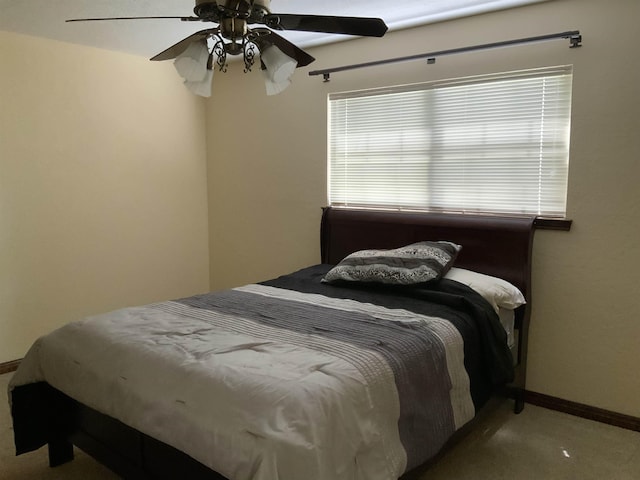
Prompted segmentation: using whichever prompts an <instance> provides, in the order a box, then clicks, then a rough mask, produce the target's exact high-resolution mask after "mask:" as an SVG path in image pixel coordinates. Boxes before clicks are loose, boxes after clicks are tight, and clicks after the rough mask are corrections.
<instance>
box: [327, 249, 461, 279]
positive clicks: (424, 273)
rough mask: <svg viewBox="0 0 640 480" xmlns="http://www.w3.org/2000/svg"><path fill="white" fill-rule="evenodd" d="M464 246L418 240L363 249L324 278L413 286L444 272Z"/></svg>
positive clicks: (437, 276)
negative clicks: (404, 244) (403, 245)
mask: <svg viewBox="0 0 640 480" xmlns="http://www.w3.org/2000/svg"><path fill="white" fill-rule="evenodd" d="M461 248H462V247H461V246H460V245H456V244H455V243H451V242H418V243H413V244H411V245H407V246H405V247H400V248H394V249H392V250H360V251H358V252H354V253H352V254H351V255H348V256H347V257H345V258H344V259H343V260H342V261H341V262H340V263H339V264H338V265H336V266H335V267H334V268H332V269H331V270H330V271H329V272H328V273H327V274H326V275H325V277H324V278H323V279H322V281H323V282H329V283H330V282H336V281H340V280H346V281H349V282H374V283H385V284H389V285H413V284H416V283H424V282H428V281H430V280H437V279H439V278H441V277H442V275H444V274H445V273H446V272H447V271H448V270H449V268H451V265H452V264H453V261H454V260H455V259H456V256H457V255H458V252H459V251H460V249H461Z"/></svg>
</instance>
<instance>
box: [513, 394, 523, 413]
mask: <svg viewBox="0 0 640 480" xmlns="http://www.w3.org/2000/svg"><path fill="white" fill-rule="evenodd" d="M514 398H515V401H516V402H515V406H514V407H513V412H514V413H516V414H518V413H521V412H522V410H524V389H522V388H518V389H516V391H515V394H514Z"/></svg>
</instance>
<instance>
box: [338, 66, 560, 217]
mask: <svg viewBox="0 0 640 480" xmlns="http://www.w3.org/2000/svg"><path fill="white" fill-rule="evenodd" d="M571 82H572V68H571V67H570V66H562V67H553V68H545V69H536V70H528V71H519V72H508V73H502V74H494V75H483V76H477V77H466V78H461V79H453V80H444V81H436V82H429V83H421V84H414V85H405V86H397V87H388V88H382V89H375V90H367V91H357V92H346V93H336V94H330V95H329V129H328V132H329V137H328V152H329V162H328V163H329V176H328V178H329V188H328V193H329V201H330V204H331V205H334V206H356V207H382V208H398V209H427V210H436V211H456V212H486V213H507V214H537V215H544V216H551V217H564V216H565V212H566V194H567V178H568V167H569V131H570V119H571Z"/></svg>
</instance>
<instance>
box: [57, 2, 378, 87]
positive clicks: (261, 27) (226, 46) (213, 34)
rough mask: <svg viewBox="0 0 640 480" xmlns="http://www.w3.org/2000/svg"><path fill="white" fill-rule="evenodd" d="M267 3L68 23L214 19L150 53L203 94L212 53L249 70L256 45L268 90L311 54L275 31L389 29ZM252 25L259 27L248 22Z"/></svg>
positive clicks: (220, 62)
mask: <svg viewBox="0 0 640 480" xmlns="http://www.w3.org/2000/svg"><path fill="white" fill-rule="evenodd" d="M270 4H271V0H217V1H210V0H196V6H195V8H194V9H193V13H194V14H195V16H186V17H170V16H148V17H111V18H77V19H72V20H67V22H88V21H105V20H138V19H179V20H181V21H183V22H212V23H217V24H218V25H217V26H216V27H213V28H208V29H205V30H201V31H199V32H196V33H194V34H192V35H190V36H188V37H187V38H185V39H183V40H181V41H179V42H178V43H176V44H175V45H172V46H171V47H169V48H167V49H166V50H164V51H162V52H160V53H159V54H157V55H156V56H154V57H152V58H151V60H153V61H158V60H169V59H176V60H175V62H174V64H175V66H176V69H177V70H178V72H179V73H180V74H181V75H182V76H183V78H184V79H185V84H186V85H187V87H189V88H190V90H192V91H193V92H194V93H197V94H199V95H202V96H209V95H210V90H211V86H210V84H211V77H212V75H213V62H214V59H213V57H214V54H215V56H216V60H215V63H216V64H217V66H218V67H219V69H220V70H221V71H226V69H227V55H242V56H243V59H244V64H245V72H247V71H250V70H251V67H252V66H253V64H254V61H255V55H256V49H257V50H258V51H259V53H260V64H261V69H262V71H263V73H265V81H266V82H267V93H268V94H275V93H280V92H281V91H282V90H284V89H285V88H286V87H287V86H288V85H289V83H290V81H289V78H290V77H291V75H292V74H293V71H294V70H295V68H297V67H304V66H306V65H309V64H310V63H311V62H313V61H314V60H315V59H314V58H313V57H312V56H311V55H309V54H308V53H307V52H305V51H304V50H302V49H301V48H299V47H297V46H296V45H294V44H293V43H291V42H289V41H288V40H287V39H285V38H284V37H282V36H280V35H278V34H277V33H275V31H274V30H278V31H283V30H298V31H306V32H322V33H336V34H346V35H360V36H370V37H382V36H383V35H384V34H385V32H386V31H387V26H386V24H385V23H384V21H383V20H382V19H380V18H365V17H341V16H328V15H301V14H281V13H272V12H271V8H270ZM256 24H257V25H258V26H257V27H250V25H251V26H252V25H256ZM210 45H211V46H210ZM207 93H208V94H207Z"/></svg>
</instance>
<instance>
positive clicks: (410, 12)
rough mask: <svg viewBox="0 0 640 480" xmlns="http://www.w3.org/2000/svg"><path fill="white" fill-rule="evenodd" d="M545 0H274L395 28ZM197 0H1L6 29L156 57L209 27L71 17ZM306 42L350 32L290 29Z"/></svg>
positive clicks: (163, 9)
mask: <svg viewBox="0 0 640 480" xmlns="http://www.w3.org/2000/svg"><path fill="white" fill-rule="evenodd" d="M541 1H545V0H429V1H420V0H349V1H348V2H346V1H344V0H322V1H312V0H273V1H272V4H271V10H272V12H273V13H302V14H318V15H340V16H362V17H380V18H382V19H383V20H384V21H385V22H386V23H387V25H388V26H389V29H390V30H399V29H402V28H407V27H413V26H417V25H424V24H427V23H433V22H438V21H443V20H448V19H452V18H457V17H462V16H468V15H474V14H478V13H484V12H488V11H493V10H499V9H504V8H511V7H515V6H520V5H525V4H529V3H538V2H541ZM194 5H195V1H194V0H91V1H86V0H0V30H6V31H11V32H16V33H22V34H26V35H33V36H38V37H44V38H50V39H55V40H60V41H64V42H70V43H76V44H81V45H87V46H92V47H97V48H102V49H107V50H115V51H120V52H126V53H130V54H134V55H141V56H144V57H152V56H153V55H155V54H157V53H159V52H161V51H162V50H164V49H165V48H167V47H169V46H171V45H173V44H175V43H177V42H178V41H180V40H182V39H183V38H184V37H186V36H188V35H190V34H192V33H194V32H196V31H198V30H202V29H204V28H208V27H207V26H206V25H205V24H203V23H200V22H181V21H180V20H165V19H163V20H124V21H109V22H84V23H65V20H67V19H71V18H88V17H114V16H120V17H121V16H150V15H153V16H190V15H192V12H193V7H194ZM282 36H284V37H286V38H287V39H289V40H290V41H292V42H294V43H296V44H297V45H298V46H300V47H302V48H305V47H310V46H313V45H319V44H322V43H329V42H334V41H340V40H344V39H345V38H349V37H346V36H344V35H326V34H318V33H306V32H284V33H282Z"/></svg>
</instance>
